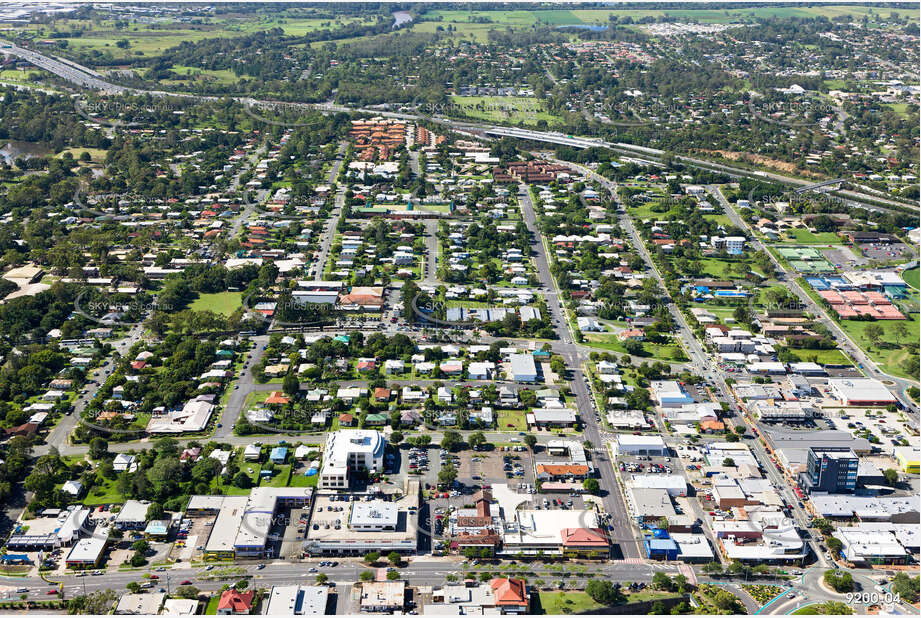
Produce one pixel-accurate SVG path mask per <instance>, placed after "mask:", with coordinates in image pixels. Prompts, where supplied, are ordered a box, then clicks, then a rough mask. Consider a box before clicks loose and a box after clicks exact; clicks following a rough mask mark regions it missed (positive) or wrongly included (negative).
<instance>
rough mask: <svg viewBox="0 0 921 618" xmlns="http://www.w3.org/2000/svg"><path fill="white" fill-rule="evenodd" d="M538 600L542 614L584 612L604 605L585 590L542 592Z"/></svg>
mask: <svg viewBox="0 0 921 618" xmlns="http://www.w3.org/2000/svg"><path fill="white" fill-rule="evenodd" d="M538 600H539V602H540V613H542V614H555V615H561V614H583V613H585V612H588V611H591V610H597V609H601V608H602V607H604V605H602V604H601V603H598V602H597V601H595V600H594V599H592V597H590V596H588V594H586V593H585V592H563V591H560V592H540V593H538Z"/></svg>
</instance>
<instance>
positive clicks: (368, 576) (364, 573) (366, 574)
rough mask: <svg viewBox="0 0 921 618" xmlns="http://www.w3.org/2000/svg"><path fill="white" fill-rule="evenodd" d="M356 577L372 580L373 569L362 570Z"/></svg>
mask: <svg viewBox="0 0 921 618" xmlns="http://www.w3.org/2000/svg"><path fill="white" fill-rule="evenodd" d="M358 578H359V579H360V580H361V581H363V582H370V581H373V580H374V571H362V572H361V575H359V576H358Z"/></svg>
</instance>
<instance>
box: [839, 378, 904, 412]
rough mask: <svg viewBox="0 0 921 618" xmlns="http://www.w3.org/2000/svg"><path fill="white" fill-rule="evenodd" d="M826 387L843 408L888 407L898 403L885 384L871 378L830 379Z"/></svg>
mask: <svg viewBox="0 0 921 618" xmlns="http://www.w3.org/2000/svg"><path fill="white" fill-rule="evenodd" d="M828 386H829V388H830V389H831V393H832V395H833V396H834V397H835V399H837V400H838V402H839V403H841V405H845V406H888V405H889V404H894V403H896V402H897V401H898V400H897V399H896V398H895V395H893V394H892V393H891V392H890V391H889V389H888V388H886V385H885V384H883V383H882V382H880V381H879V380H874V379H872V378H831V379H829V380H828Z"/></svg>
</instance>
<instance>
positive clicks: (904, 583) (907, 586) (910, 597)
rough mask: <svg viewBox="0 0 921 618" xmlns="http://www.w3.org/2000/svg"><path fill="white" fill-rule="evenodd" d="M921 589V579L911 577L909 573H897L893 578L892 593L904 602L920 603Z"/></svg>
mask: <svg viewBox="0 0 921 618" xmlns="http://www.w3.org/2000/svg"><path fill="white" fill-rule="evenodd" d="M919 589H921V577H918V576H916V577H911V576H910V575H909V574H908V573H897V574H896V576H895V577H893V578H892V592H894V593H896V594H898V595H899V597H900V598H901V599H902V600H903V601H908V602H909V603H917V602H918V590H919Z"/></svg>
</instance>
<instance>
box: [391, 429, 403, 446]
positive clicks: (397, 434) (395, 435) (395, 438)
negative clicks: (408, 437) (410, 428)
mask: <svg viewBox="0 0 921 618" xmlns="http://www.w3.org/2000/svg"><path fill="white" fill-rule="evenodd" d="M402 441H403V432H402V431H394V432H391V434H390V444H393V445H394V446H396V445H397V444H399V443H400V442H402Z"/></svg>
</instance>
